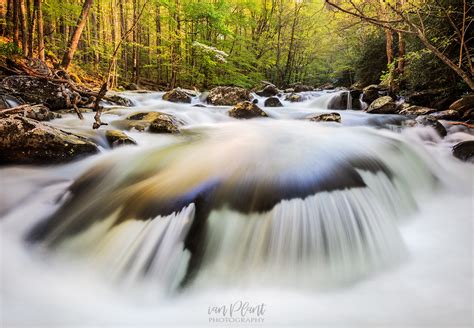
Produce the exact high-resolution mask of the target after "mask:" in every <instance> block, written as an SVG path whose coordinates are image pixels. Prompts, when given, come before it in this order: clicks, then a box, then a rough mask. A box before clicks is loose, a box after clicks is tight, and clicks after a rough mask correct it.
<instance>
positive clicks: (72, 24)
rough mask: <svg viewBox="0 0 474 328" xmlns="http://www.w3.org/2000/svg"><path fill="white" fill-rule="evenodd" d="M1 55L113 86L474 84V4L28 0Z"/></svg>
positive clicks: (7, 11)
mask: <svg viewBox="0 0 474 328" xmlns="http://www.w3.org/2000/svg"><path fill="white" fill-rule="evenodd" d="M1 15H2V17H1V22H2V25H1V33H0V34H1V35H3V37H4V39H3V43H2V46H1V49H0V51H1V53H2V54H3V55H7V54H13V53H23V54H24V55H25V56H29V57H35V58H36V57H38V58H41V59H44V58H46V59H47V60H48V61H50V62H51V63H52V64H53V65H55V66H58V67H59V66H61V67H64V68H66V69H68V70H69V71H70V72H71V73H73V74H75V75H77V76H78V77H79V78H80V77H82V76H84V79H87V77H88V76H90V77H91V78H93V79H96V80H97V79H98V80H100V79H103V78H104V76H105V75H107V71H108V69H109V66H110V65H111V66H112V67H111V75H110V85H111V87H112V88H127V87H129V86H130V85H131V84H135V85H140V86H141V85H142V86H143V87H147V88H151V89H164V88H174V87H176V86H181V87H189V88H190V87H197V88H209V87H212V86H216V85H235V86H241V87H254V86H255V85H256V84H257V83H258V82H260V81H261V80H266V81H270V82H272V83H274V84H276V85H278V86H281V87H284V86H288V85H291V84H292V83H295V82H300V83H304V84H310V85H316V86H318V85H323V84H325V83H333V84H334V85H336V86H351V85H353V84H355V83H357V84H359V85H361V86H367V85H370V84H378V83H380V82H384V83H386V84H391V85H392V86H393V88H395V89H400V88H401V89H404V90H405V89H406V90H422V89H426V88H430V89H436V88H453V89H455V90H452V91H453V92H456V91H457V92H462V91H465V90H470V89H471V90H472V88H473V87H474V85H473V80H472V74H473V68H472V55H471V53H470V52H472V48H473V42H474V41H473V39H472V38H473V36H472V33H468V31H471V30H472V29H471V28H470V25H471V24H472V4H471V3H469V2H467V1H464V2H463V1H462V0H427V1H418V2H416V1H405V0H397V1H389V2H388V1H358V2H357V1H356V2H354V1H334V2H332V1H331V0H328V1H322V0H316V1H293V0H291V1H285V0H281V1H277V0H256V1H232V0H231V1H194V0H191V1H188V0H177V1H161V0H160V1H158V0H95V1H92V0H90V1H79V0H78V1H73V0H67V1H65V0H48V1H33V0H19V1H13V0H8V1H4V2H3V4H2V7H1Z"/></svg>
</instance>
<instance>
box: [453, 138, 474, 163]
mask: <svg viewBox="0 0 474 328" xmlns="http://www.w3.org/2000/svg"><path fill="white" fill-rule="evenodd" d="M452 152H453V156H454V157H456V158H459V159H460V160H462V161H465V162H471V163H474V140H467V141H462V142H460V143H458V144H456V145H454V147H453V150H452Z"/></svg>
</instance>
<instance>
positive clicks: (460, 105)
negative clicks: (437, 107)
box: [449, 94, 474, 119]
mask: <svg viewBox="0 0 474 328" xmlns="http://www.w3.org/2000/svg"><path fill="white" fill-rule="evenodd" d="M449 110H454V111H456V112H458V113H459V116H460V117H461V118H462V119H472V116H474V95H472V94H471V95H467V96H464V97H462V98H460V99H458V100H456V101H455V102H453V103H452V104H451V105H450V106H449Z"/></svg>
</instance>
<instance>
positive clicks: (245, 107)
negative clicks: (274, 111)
mask: <svg viewBox="0 0 474 328" xmlns="http://www.w3.org/2000/svg"><path fill="white" fill-rule="evenodd" d="M229 116H230V117H234V118H254V117H268V115H267V114H266V113H265V112H264V111H263V110H261V109H260V107H258V106H257V105H255V104H253V103H251V102H249V101H244V102H241V103H238V104H237V105H236V106H234V108H232V109H231V110H230V111H229Z"/></svg>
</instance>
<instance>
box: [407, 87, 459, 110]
mask: <svg viewBox="0 0 474 328" xmlns="http://www.w3.org/2000/svg"><path fill="white" fill-rule="evenodd" d="M451 97H452V96H450V95H449V92H447V90H445V89H428V90H423V91H417V92H413V93H411V94H409V95H408V96H407V97H406V101H407V102H408V103H410V104H412V105H416V106H423V107H430V108H436V109H438V110H440V109H445V108H446V106H447V103H448V104H449V102H450V101H449V100H450V99H452V98H451ZM451 102H452V100H451Z"/></svg>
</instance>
